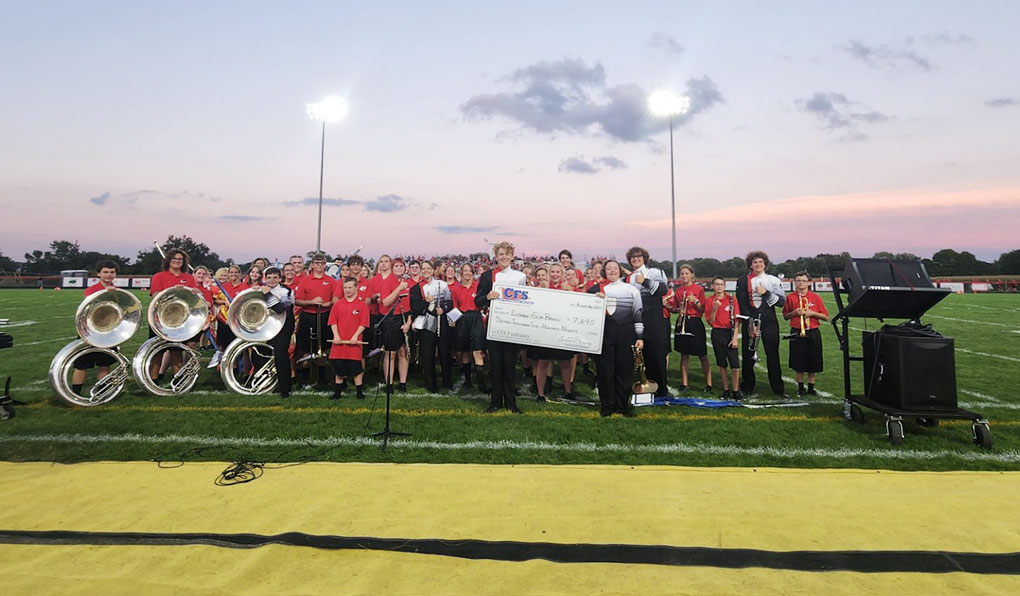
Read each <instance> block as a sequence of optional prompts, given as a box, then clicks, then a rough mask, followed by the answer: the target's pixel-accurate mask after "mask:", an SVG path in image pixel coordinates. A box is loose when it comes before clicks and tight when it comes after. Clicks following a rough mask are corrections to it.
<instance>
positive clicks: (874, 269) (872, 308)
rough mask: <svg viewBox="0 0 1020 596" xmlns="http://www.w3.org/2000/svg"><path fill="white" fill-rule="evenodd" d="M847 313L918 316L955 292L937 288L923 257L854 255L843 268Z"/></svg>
mask: <svg viewBox="0 0 1020 596" xmlns="http://www.w3.org/2000/svg"><path fill="white" fill-rule="evenodd" d="M843 287H844V289H845V290H846V291H847V294H849V296H850V299H849V302H848V305H847V307H846V315H847V316H853V317H878V318H887V317H888V318H900V319H917V318H919V317H920V316H921V315H922V314H924V313H925V312H927V311H928V309H930V308H931V307H933V306H935V304H937V303H938V302H939V301H940V300H942V299H943V298H945V297H946V296H947V295H949V294H951V293H952V291H951V290H949V289H948V288H936V287H935V285H934V284H933V283H932V282H931V278H930V277H928V271H927V270H926V269H925V268H924V264H923V263H921V261H906V260H902V259H850V260H849V261H847V263H846V267H845V268H844V270H843Z"/></svg>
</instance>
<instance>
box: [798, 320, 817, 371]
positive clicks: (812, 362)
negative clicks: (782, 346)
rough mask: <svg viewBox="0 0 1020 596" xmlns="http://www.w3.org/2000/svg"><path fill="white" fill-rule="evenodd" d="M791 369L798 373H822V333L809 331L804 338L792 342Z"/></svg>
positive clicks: (815, 330)
mask: <svg viewBox="0 0 1020 596" xmlns="http://www.w3.org/2000/svg"><path fill="white" fill-rule="evenodd" d="M790 368H792V369H793V370H795V371H797V372H808V373H817V372H822V332H821V331H820V330H819V329H817V328H815V329H808V330H807V335H805V336H804V337H800V336H799V335H798V336H797V337H794V338H793V339H791V340H790Z"/></svg>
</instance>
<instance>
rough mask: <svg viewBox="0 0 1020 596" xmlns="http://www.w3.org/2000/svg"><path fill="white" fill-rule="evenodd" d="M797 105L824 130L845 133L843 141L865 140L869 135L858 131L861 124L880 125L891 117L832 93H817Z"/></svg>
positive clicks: (800, 100) (840, 94) (798, 101)
mask: <svg viewBox="0 0 1020 596" xmlns="http://www.w3.org/2000/svg"><path fill="white" fill-rule="evenodd" d="M796 104H797V107H798V108H799V109H800V110H801V111H803V112H807V113H808V114H812V115H814V116H815V117H817V118H818V119H819V120H820V121H821V122H822V128H823V129H825V130H828V131H842V132H844V137H843V138H842V140H851V141H862V140H865V139H867V135H865V134H863V133H861V132H860V131H858V130H857V125H858V124H859V123H862V122H863V123H867V124H879V123H882V122H886V121H887V120H889V116H887V115H885V114H883V113H881V112H877V111H874V110H868V109H867V108H866V107H864V106H863V104H861V103H860V102H856V101H851V100H849V99H847V97H846V96H845V95H843V94H842V93H833V92H831V91H829V92H822V91H816V92H815V94H814V95H812V96H811V97H808V98H803V99H798V100H796Z"/></svg>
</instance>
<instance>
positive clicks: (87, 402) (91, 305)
mask: <svg viewBox="0 0 1020 596" xmlns="http://www.w3.org/2000/svg"><path fill="white" fill-rule="evenodd" d="M141 320H142V303H141V302H139V301H138V298H137V297H136V296H135V295H134V294H132V293H131V292H128V291H127V290H122V289H120V288H111V289H108V290H106V291H103V292H96V293H95V294H92V295H91V296H89V297H88V298H86V299H85V300H84V301H82V303H81V304H80V305H79V306H78V310H77V311H76V312H75V315H74V323H75V328H76V329H77V331H78V337H80V338H81V339H76V340H74V341H72V342H71V343H69V344H67V345H66V346H64V348H63V349H62V350H60V351H59V352H57V355H56V356H54V357H53V361H52V362H51V363H50V373H49V378H50V385H51V386H52V387H53V390H54V391H55V392H56V393H57V395H58V396H59V397H60V398H61V399H63V400H64V401H66V402H68V403H70V404H73V405H76V406H98V405H100V404H105V403H107V402H110V401H112V400H114V399H115V398H116V397H117V396H118V395H120V394H121V392H122V391H124V386H125V384H126V383H127V380H128V377H129V376H130V375H129V373H128V370H129V368H130V364H128V360H127V358H125V357H124V356H123V355H121V353H120V352H119V351H118V350H116V349H114V348H115V347H116V346H118V345H120V344H122V343H124V342H126V341H127V340H129V339H131V336H133V335H134V334H135V332H136V331H137V330H138V327H139V325H140V324H141ZM91 354H101V355H105V356H106V358H105V359H103V360H112V363H111V364H110V373H109V374H108V375H106V376H105V377H103V378H102V379H99V380H98V381H96V383H95V384H94V385H92V387H90V388H89V390H88V394H87V395H78V394H77V393H75V392H74V390H73V388H72V387H71V384H70V383H69V382H68V376H69V375H70V374H71V373H72V372H73V370H74V363H75V361H76V360H78V359H79V358H83V357H89V355H91ZM94 357H95V356H93V358H94Z"/></svg>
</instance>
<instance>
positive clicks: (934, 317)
mask: <svg viewBox="0 0 1020 596" xmlns="http://www.w3.org/2000/svg"><path fill="white" fill-rule="evenodd" d="M927 316H928V317H931V318H932V319H945V320H947V321H956V322H957V323H967V324H969V325H993V326H995V327H1006V328H1008V329H1016V325H1007V324H1005V323H993V322H991V321H974V320H971V319H958V318H956V317H943V316H941V315H927Z"/></svg>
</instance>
